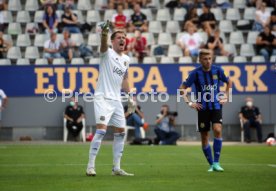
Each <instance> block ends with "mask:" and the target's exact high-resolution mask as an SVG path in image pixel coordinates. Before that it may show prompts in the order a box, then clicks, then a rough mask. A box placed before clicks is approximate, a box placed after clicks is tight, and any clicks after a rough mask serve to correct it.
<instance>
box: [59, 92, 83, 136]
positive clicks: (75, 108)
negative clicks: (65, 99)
mask: <svg viewBox="0 0 276 191" xmlns="http://www.w3.org/2000/svg"><path fill="white" fill-rule="evenodd" d="M64 117H65V118H66V120H67V121H66V127H67V129H68V131H69V133H70V134H71V135H72V136H73V137H74V139H75V140H77V137H78V136H79V134H80V132H81V130H82V128H83V123H82V120H83V119H84V117H85V116H84V111H83V108H82V106H80V105H79V104H78V101H77V99H76V98H74V97H72V98H71V99H70V102H69V105H68V106H67V107H66V109H65V113H64Z"/></svg>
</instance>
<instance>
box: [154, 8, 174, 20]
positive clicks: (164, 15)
mask: <svg viewBox="0 0 276 191" xmlns="http://www.w3.org/2000/svg"><path fill="white" fill-rule="evenodd" d="M156 20H157V21H170V20H171V15H170V11H169V9H158V10H157V15H156Z"/></svg>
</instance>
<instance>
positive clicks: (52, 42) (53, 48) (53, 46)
mask: <svg viewBox="0 0 276 191" xmlns="http://www.w3.org/2000/svg"><path fill="white" fill-rule="evenodd" d="M43 57H44V58H46V59H48V62H49V63H52V62H53V59H54V58H61V55H60V43H59V42H58V41H57V34H56V33H51V35H50V39H49V40H47V41H46V42H45V43H44V55H43Z"/></svg>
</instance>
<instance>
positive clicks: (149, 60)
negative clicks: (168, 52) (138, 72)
mask: <svg viewBox="0 0 276 191" xmlns="http://www.w3.org/2000/svg"><path fill="white" fill-rule="evenodd" d="M143 64H157V60H156V57H154V56H146V57H145V58H144V60H143Z"/></svg>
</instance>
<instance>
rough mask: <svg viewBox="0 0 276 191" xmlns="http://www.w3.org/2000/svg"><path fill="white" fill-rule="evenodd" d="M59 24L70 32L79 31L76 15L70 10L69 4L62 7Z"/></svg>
mask: <svg viewBox="0 0 276 191" xmlns="http://www.w3.org/2000/svg"><path fill="white" fill-rule="evenodd" d="M61 24H62V27H63V30H68V31H69V32H70V33H81V31H80V27H79V21H78V16H77V15H76V14H75V13H74V12H73V11H72V9H71V6H70V5H66V6H65V8H64V13H63V14H62V16H61Z"/></svg>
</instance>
